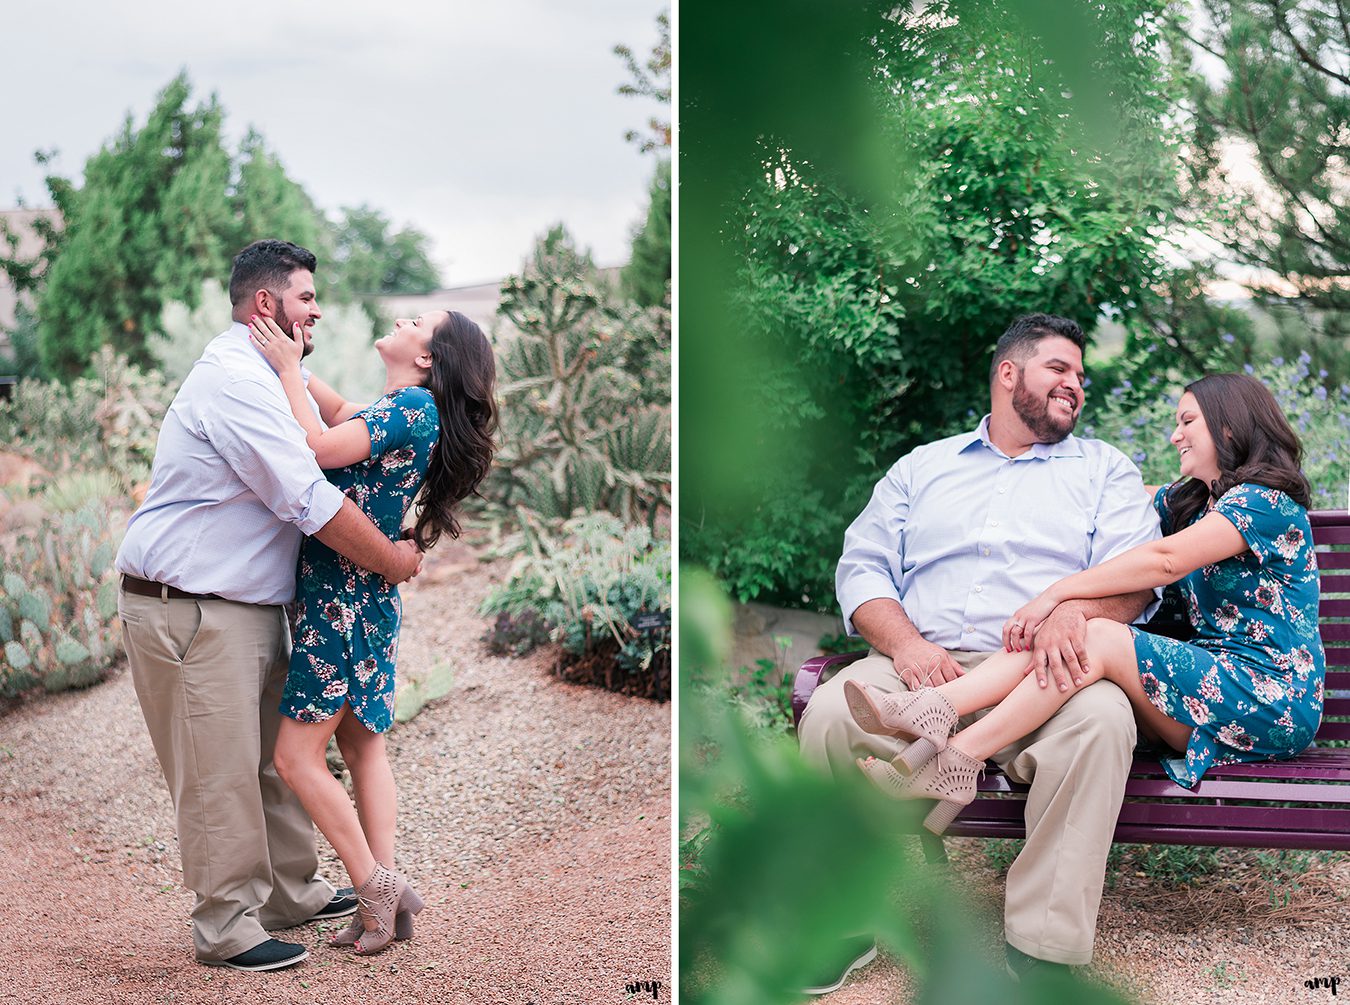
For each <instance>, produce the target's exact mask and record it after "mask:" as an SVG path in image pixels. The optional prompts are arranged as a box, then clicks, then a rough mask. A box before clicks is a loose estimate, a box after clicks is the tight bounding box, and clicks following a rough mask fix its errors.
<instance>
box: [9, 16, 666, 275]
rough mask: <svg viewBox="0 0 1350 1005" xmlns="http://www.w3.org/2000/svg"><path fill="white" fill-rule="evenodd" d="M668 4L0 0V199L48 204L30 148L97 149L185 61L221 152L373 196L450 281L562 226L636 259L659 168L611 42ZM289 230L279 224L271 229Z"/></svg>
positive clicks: (499, 268) (643, 50)
mask: <svg viewBox="0 0 1350 1005" xmlns="http://www.w3.org/2000/svg"><path fill="white" fill-rule="evenodd" d="M666 6H667V0H552V2H546V0H477V2H472V0H439V2H437V0H432V2H427V0H382V2H377V3H371V2H369V0H323V2H319V0H267V2H260V0H233V2H231V3H227V4H196V3H192V2H190V0H189V2H182V0H178V2H173V3H171V2H169V0H136V2H134V3H129V4H112V3H108V2H107V0H44V2H43V3H41V4H38V3H31V4H18V3H15V4H7V5H6V10H5V31H4V34H5V46H4V58H3V59H0V93H3V94H4V95H5V102H4V106H5V107H4V111H3V112H0V208H11V207H13V206H14V205H16V201H17V199H18V198H20V197H21V198H22V199H24V200H25V201H26V202H27V203H28V204H29V205H31V206H46V205H49V204H50V200H49V199H48V198H47V194H46V190H45V188H44V187H43V184H42V177H43V170H42V169H41V168H39V167H38V166H37V165H36V164H35V163H34V160H33V152H34V151H35V150H38V149H42V150H48V149H52V148H55V149H57V150H58V151H59V153H60V156H59V158H58V159H57V161H56V162H55V169H56V173H58V174H63V175H66V176H67V177H74V178H79V177H80V176H81V173H82V171H83V167H84V162H85V159H86V158H87V157H89V155H90V154H92V153H94V152H95V151H96V150H97V149H98V148H99V147H101V146H102V145H103V144H105V143H106V142H107V141H108V140H110V139H111V138H112V137H113V135H114V134H115V133H116V132H117V131H118V130H119V129H120V128H121V125H122V122H123V120H124V119H125V117H126V115H127V114H128V113H130V114H131V115H132V116H133V117H134V119H135V120H136V122H137V124H141V123H143V122H144V120H145V117H146V115H147V114H148V112H149V110H150V108H151V107H153V105H154V99H155V95H156V94H157V93H158V92H159V91H160V90H161V89H163V88H164V86H165V85H167V84H168V83H169V81H170V80H172V79H173V77H174V76H175V74H177V73H178V71H179V70H180V69H184V68H186V69H187V71H188V75H189V78H190V79H191V81H192V85H193V98H194V102H195V101H196V100H198V99H205V98H206V97H207V96H208V95H209V94H210V93H211V92H213V91H214V92H215V94H216V95H217V97H218V98H219V100H220V103H221V105H222V107H223V108H224V110H225V113H226V119H225V129H226V132H227V136H228V139H229V143H230V147H231V152H234V151H236V150H237V148H238V141H239V140H240V139H241V138H242V137H243V135H244V134H245V132H247V130H248V128H249V127H250V126H253V127H255V128H257V129H258V131H259V132H261V133H262V135H263V137H264V138H265V140H266V142H267V145H268V147H269V148H270V149H271V150H272V151H273V152H274V153H276V154H277V156H278V157H279V158H280V159H281V162H282V164H283V165H284V166H285V168H286V171H287V173H288V174H289V175H290V176H291V177H292V178H293V179H295V180H296V181H298V182H299V183H300V184H301V185H303V186H304V187H305V189H306V190H307V191H308V192H309V194H310V196H311V197H312V198H313V199H314V200H315V202H317V203H318V205H319V206H320V207H321V208H322V209H324V210H326V211H328V212H329V213H330V214H331V213H335V212H336V211H337V209H338V208H339V207H340V206H349V205H358V204H360V203H368V204H370V205H371V206H373V207H375V208H377V209H379V210H381V211H382V212H384V213H385V214H386V215H387V216H389V217H390V218H391V219H392V220H393V221H394V223H395V225H397V226H403V225H408V224H411V225H413V226H415V227H417V228H418V229H420V230H422V231H424V232H425V233H426V234H428V235H429V236H430V238H431V240H432V254H433V258H434V260H435V261H436V263H437V265H439V266H440V268H441V270H442V274H443V277H444V279H445V281H446V282H447V284H448V285H451V286H456V285H464V284H467V283H471V282H475V281H477V280H483V279H496V278H499V277H501V276H502V275H504V274H506V273H508V272H512V271H514V270H516V269H517V267H518V266H519V264H520V261H521V260H522V259H523V258H524V257H525V255H526V254H527V253H528V252H529V250H530V248H531V246H532V243H533V239H534V237H535V236H537V235H538V234H540V233H542V232H543V231H544V230H545V229H546V228H547V227H548V226H549V225H550V224H551V223H553V222H556V221H559V220H561V221H563V222H564V223H566V224H567V226H568V228H569V229H570V230H571V231H572V233H573V235H574V236H575V237H576V238H577V239H578V241H579V242H580V243H581V244H582V245H583V246H584V247H589V248H590V249H591V250H592V252H593V253H594V255H595V257H596V260H597V261H598V262H599V263H600V264H602V265H610V264H617V263H619V262H621V261H624V260H625V259H626V258H627V255H628V243H629V238H630V232H631V229H632V227H633V226H634V224H636V223H637V222H638V221H639V220H640V218H641V216H642V214H643V213H644V211H645V206H646V200H647V185H648V182H649V180H650V177H651V173H652V171H653V168H654V165H655V161H654V160H653V156H652V155H651V154H646V155H642V154H639V153H638V152H637V148H636V146H635V145H633V144H630V143H626V142H625V141H624V139H623V134H624V131H625V130H627V129H635V128H641V127H642V125H643V124H644V123H645V122H646V121H647V119H648V118H649V117H650V116H651V115H653V114H654V113H656V111H657V107H656V105H655V103H654V102H652V101H650V100H649V99H643V98H634V97H623V96H620V95H618V94H617V93H616V89H617V88H618V86H619V85H620V84H622V83H624V82H626V81H627V80H628V75H627V72H626V70H625V69H624V65H623V62H622V61H621V60H620V59H619V58H618V57H617V56H615V55H614V54H613V51H612V50H613V47H614V46H615V45H616V44H618V43H624V44H626V45H629V46H630V47H631V48H632V49H633V50H634V51H635V52H636V53H638V54H639V55H640V56H642V57H645V56H646V54H647V53H648V52H649V51H650V49H651V47H652V45H653V44H654V43H655V41H656V15H657V14H658V13H660V12H661V11H662V10H663V9H665V8H666ZM277 236H285V235H277Z"/></svg>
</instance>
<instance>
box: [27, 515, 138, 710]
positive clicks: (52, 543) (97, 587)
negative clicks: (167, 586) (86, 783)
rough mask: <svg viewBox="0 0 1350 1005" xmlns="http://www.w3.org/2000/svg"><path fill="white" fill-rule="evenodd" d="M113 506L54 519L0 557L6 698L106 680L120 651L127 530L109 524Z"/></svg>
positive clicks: (49, 517)
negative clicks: (121, 555)
mask: <svg viewBox="0 0 1350 1005" xmlns="http://www.w3.org/2000/svg"><path fill="white" fill-rule="evenodd" d="M110 502H111V500H109V499H107V498H102V499H98V500H96V501H93V502H88V503H85V504H84V505H83V506H82V507H81V508H80V509H79V510H78V511H76V512H61V511H59V510H58V511H48V512H47V513H46V514H45V517H44V519H43V521H42V522H41V524H40V525H39V526H38V527H36V528H33V529H30V530H27V531H22V532H20V533H19V534H17V535H16V538H15V540H14V541H13V543H12V544H11V545H10V546H9V547H7V548H6V549H5V551H4V554H3V557H0V645H2V646H3V655H4V659H3V660H0V697H4V698H13V697H16V696H18V695H20V694H22V693H23V692H25V691H28V690H29V689H31V688H33V687H36V686H38V685H41V686H42V687H44V688H45V689H46V690H48V691H62V690H65V689H67V688H72V687H86V686H88V685H90V684H93V683H96V682H98V681H100V680H102V679H103V678H104V677H105V676H106V674H107V672H108V669H109V667H110V666H111V665H112V663H113V660H114V658H115V657H116V655H117V651H118V638H119V632H118V623H117V576H116V573H115V571H114V570H113V567H112V561H113V558H114V556H115V554H116V551H117V543H118V540H119V538H120V527H121V525H122V521H121V519H120V518H118V519H115V520H113V519H109V513H108V510H109V505H110ZM114 525H116V526H117V527H118V528H119V530H118V532H116V533H115V532H114V531H113V530H112V527H113V526H114Z"/></svg>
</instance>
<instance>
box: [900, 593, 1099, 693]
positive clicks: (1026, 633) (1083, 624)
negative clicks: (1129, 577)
mask: <svg viewBox="0 0 1350 1005" xmlns="http://www.w3.org/2000/svg"><path fill="white" fill-rule="evenodd" d="M1086 641H1087V619H1086V618H1085V617H1084V616H1083V614H1082V612H1081V611H1079V610H1078V609H1077V607H1075V606H1074V605H1072V604H1060V605H1058V606H1055V605H1054V604H1052V603H1050V602H1049V601H1046V600H1043V599H1042V598H1041V597H1037V598H1036V599H1035V600H1032V601H1031V602H1030V603H1028V604H1026V605H1024V606H1023V607H1021V608H1019V609H1018V611H1017V613H1016V614H1014V615H1013V616H1012V617H1011V618H1009V619H1008V621H1007V623H1006V624H1004V626H1003V646H1004V648H1005V649H1006V650H1007V651H1008V652H1028V653H1030V654H1031V655H1030V658H1029V659H1028V661H1027V666H1026V671H1025V672H1026V673H1035V674H1036V681H1037V683H1038V684H1040V686H1041V687H1049V686H1050V680H1051V678H1053V679H1054V681H1055V686H1056V687H1057V688H1058V689H1059V690H1060V691H1068V690H1069V689H1070V688H1074V687H1079V686H1080V685H1081V684H1082V683H1083V675H1084V674H1085V673H1086V672H1087V669H1088V659H1087V645H1086ZM891 659H892V662H893V663H894V664H895V672H896V673H897V674H899V675H900V679H901V681H903V682H904V684H905V686H906V687H907V688H909V689H910V690H911V691H913V690H917V689H918V688H921V687H937V686H938V685H939V684H945V683H947V682H948V681H953V680H956V678H958V677H960V676H962V675H963V674H965V672H966V671H965V670H964V669H962V667H961V665H960V664H959V663H957V662H956V660H954V659H952V656H951V654H950V653H948V652H947V650H945V649H943V648H942V647H941V646H939V645H935V644H934V643H932V642H928V641H926V640H925V639H922V638H916V639H914V640H913V641H911V642H909V643H908V644H907V645H905V646H904V647H903V648H901V649H900V650H898V651H897V652H895V653H894V654H893V655H892V657H891Z"/></svg>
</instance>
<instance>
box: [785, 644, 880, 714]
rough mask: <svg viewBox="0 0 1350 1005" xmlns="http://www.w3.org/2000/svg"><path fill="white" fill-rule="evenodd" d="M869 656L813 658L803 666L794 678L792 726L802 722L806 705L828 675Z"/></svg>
mask: <svg viewBox="0 0 1350 1005" xmlns="http://www.w3.org/2000/svg"><path fill="white" fill-rule="evenodd" d="M866 655H867V650H865V649H864V650H860V651H858V652H852V653H841V654H839V655H837V656H812V657H811V658H810V659H809V660H807V661H806V662H805V663H803V664H802V668H801V669H800V670H798V671H797V676H795V677H793V678H792V726H793V728H794V729H795V728H796V727H797V726H798V725H799V724H800V723H801V721H802V713H803V712H805V711H806V703H807V702H808V701H810V700H811V695H812V694H813V693H814V692H815V690H816V688H817V687H818V686H819V685H820V682H821V681H822V680H824V678H825V677H826V676H827V675H828V674H833V673H836V672H838V671H839V670H842V669H843V668H844V667H846V666H848V665H849V664H850V663H856V662H857V661H858V660H860V659H862V658H863V657H864V656H866Z"/></svg>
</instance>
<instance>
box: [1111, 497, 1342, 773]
mask: <svg viewBox="0 0 1350 1005" xmlns="http://www.w3.org/2000/svg"><path fill="white" fill-rule="evenodd" d="M1170 488H1171V486H1167V485H1165V486H1163V487H1162V488H1160V489H1159V490H1158V493H1157V495H1155V496H1154V498H1153V506H1154V508H1155V509H1157V511H1158V514H1159V516H1160V517H1161V518H1162V529H1163V533H1164V534H1170V533H1173V532H1174V531H1175V530H1178V529H1180V528H1175V527H1173V526H1172V521H1171V515H1170V513H1169V511H1168V509H1167V502H1166V498H1167V492H1168V490H1169V489H1170ZM1213 509H1214V512H1217V513H1221V514H1222V515H1223V516H1224V517H1226V518H1227V519H1228V520H1229V521H1230V522H1231V523H1232V524H1233V526H1234V527H1236V528H1237V530H1238V533H1240V534H1241V535H1242V537H1243V540H1245V541H1246V542H1247V547H1248V550H1247V551H1244V552H1243V553H1242V554H1240V555H1236V556H1234V557H1233V558H1229V559H1225V560H1224V561H1222V562H1219V563H1217V564H1215V565H1208V566H1205V567H1203V568H1201V569H1197V570H1196V571H1195V572H1192V573H1191V574H1190V575H1189V576H1187V577H1185V578H1184V579H1182V580H1181V581H1180V583H1179V584H1178V585H1179V586H1180V588H1181V592H1182V596H1183V598H1184V599H1185V602H1186V608H1187V613H1188V614H1189V616H1190V622H1191V625H1192V627H1194V628H1195V631H1196V635H1195V638H1193V639H1192V640H1191V641H1190V642H1189V643H1187V642H1178V641H1176V640H1174V639H1168V638H1163V637H1161V636H1157V635H1150V634H1148V633H1147V632H1141V631H1139V630H1138V629H1135V628H1132V629H1131V631H1132V632H1133V633H1134V651H1135V657H1136V659H1137V660H1138V663H1139V678H1140V680H1141V681H1142V683H1143V685H1144V693H1145V694H1146V695H1148V699H1149V701H1151V702H1152V703H1153V704H1154V705H1155V706H1156V707H1157V708H1158V710H1159V711H1161V712H1162V713H1163V714H1164V715H1167V716H1169V717H1171V718H1173V719H1175V720H1177V721H1178V722H1181V723H1185V724H1186V725H1189V726H1192V727H1194V729H1193V732H1192V733H1191V740H1190V744H1189V745H1188V746H1187V749H1186V756H1185V757H1184V758H1183V757H1177V758H1165V759H1164V760H1163V762H1162V764H1163V770H1165V771H1166V772H1167V774H1168V775H1169V776H1170V777H1171V778H1172V780H1173V781H1175V782H1176V783H1177V784H1178V785H1184V786H1186V787H1188V788H1189V787H1192V786H1194V785H1195V784H1196V783H1197V782H1199V781H1200V778H1201V776H1203V775H1204V773H1205V771H1206V770H1207V769H1208V768H1209V767H1210V766H1211V765H1214V764H1234V763H1237V762H1241V761H1272V760H1278V759H1280V758H1285V757H1293V756H1295V755H1297V754H1298V753H1299V751H1301V750H1303V749H1304V748H1305V747H1307V746H1308V744H1309V743H1311V742H1312V738H1313V734H1315V733H1316V732H1317V726H1318V723H1319V722H1320V721H1321V718H1322V698H1323V686H1324V681H1325V677H1326V658H1325V655H1324V653H1323V651H1322V639H1321V637H1320V635H1319V634H1318V630H1317V602H1318V580H1317V559H1316V558H1315V556H1314V554H1313V545H1312V527H1311V525H1310V524H1309V523H1308V512H1307V510H1305V509H1304V508H1303V507H1302V506H1300V505H1299V504H1298V503H1296V502H1295V501H1294V500H1293V499H1292V498H1290V497H1289V496H1288V495H1287V494H1285V493H1284V492H1281V491H1279V490H1277V489H1270V488H1266V487H1265V486H1263V485H1255V484H1251V483H1243V484H1241V485H1236V486H1234V487H1233V488H1231V489H1229V490H1228V491H1227V492H1225V493H1224V494H1223V495H1222V496H1221V497H1220V498H1219V500H1218V501H1217V502H1216V503H1215V504H1214V507H1213ZM1203 515H1204V514H1203V513H1200V514H1197V515H1196V518H1195V519H1199V518H1200V517H1201V516H1203ZM1192 522H1194V520H1193V521H1192Z"/></svg>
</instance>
